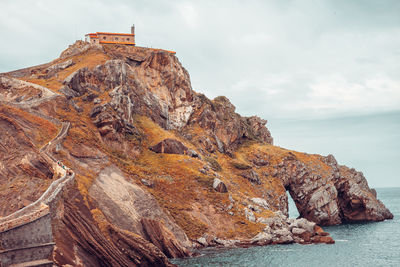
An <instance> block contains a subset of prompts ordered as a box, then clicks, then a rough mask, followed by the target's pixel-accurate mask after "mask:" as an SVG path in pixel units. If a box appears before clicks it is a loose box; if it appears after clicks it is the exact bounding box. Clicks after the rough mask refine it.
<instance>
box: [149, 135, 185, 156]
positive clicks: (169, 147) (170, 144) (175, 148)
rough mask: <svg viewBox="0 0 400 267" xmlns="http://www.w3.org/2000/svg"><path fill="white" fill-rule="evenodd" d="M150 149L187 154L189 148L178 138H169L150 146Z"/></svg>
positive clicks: (158, 151)
mask: <svg viewBox="0 0 400 267" xmlns="http://www.w3.org/2000/svg"><path fill="white" fill-rule="evenodd" d="M150 150H151V151H153V152H156V153H166V154H181V155H183V154H187V151H188V148H187V147H186V146H185V145H184V144H182V143H181V142H179V141H178V140H175V139H169V138H168V139H164V140H162V141H161V142H159V143H158V144H156V145H154V146H152V147H150Z"/></svg>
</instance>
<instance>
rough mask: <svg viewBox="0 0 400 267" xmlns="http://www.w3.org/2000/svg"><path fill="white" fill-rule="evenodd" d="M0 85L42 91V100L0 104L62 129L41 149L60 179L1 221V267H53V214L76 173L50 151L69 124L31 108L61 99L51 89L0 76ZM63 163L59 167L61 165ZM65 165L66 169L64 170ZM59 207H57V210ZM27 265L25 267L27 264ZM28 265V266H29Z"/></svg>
mask: <svg viewBox="0 0 400 267" xmlns="http://www.w3.org/2000/svg"><path fill="white" fill-rule="evenodd" d="M0 82H2V83H4V82H5V83H8V84H11V85H12V86H24V87H26V86H32V87H35V88H37V89H40V90H41V91H42V92H43V94H42V95H43V97H41V98H40V99H34V100H30V101H25V102H11V101H0V103H4V104H8V105H12V106H16V107H19V108H24V109H28V110H29V112H32V113H34V114H35V115H38V116H40V117H43V118H45V119H48V120H51V121H52V122H54V123H57V124H61V125H62V127H61V129H60V131H59V133H58V134H57V136H55V137H54V138H53V139H52V140H50V141H49V142H48V143H47V144H45V145H44V146H43V147H42V148H41V149H40V150H39V152H40V153H43V154H44V156H45V157H47V158H49V159H50V161H52V162H53V164H54V166H56V171H57V172H58V173H61V174H62V176H61V178H59V179H57V180H55V181H53V182H52V183H51V184H50V186H49V187H48V188H47V190H46V191H45V192H44V193H43V194H42V195H41V196H40V198H39V199H38V200H36V201H35V202H33V203H31V204H30V205H28V206H26V207H24V208H23V209H20V210H18V211H16V212H14V213H12V214H10V215H8V216H6V217H3V218H0V266H13V265H14V264H18V265H19V266H52V265H53V262H52V261H50V260H48V259H49V257H50V256H51V254H52V251H53V247H54V245H55V243H54V240H53V235H52V228H51V212H52V208H53V206H55V202H56V201H57V198H58V196H60V195H61V194H60V193H62V192H63V190H64V189H65V187H66V185H68V184H71V183H72V182H73V180H74V177H75V173H74V172H73V171H72V170H70V169H69V168H67V167H65V166H64V165H63V163H61V162H60V161H57V159H55V158H54V156H53V155H52V154H51V148H53V147H54V146H56V145H57V144H59V143H60V142H61V141H62V139H63V138H65V136H66V135H67V133H68V130H69V127H70V122H61V121H59V120H58V119H57V118H53V117H49V116H46V115H44V114H41V113H39V112H37V111H34V110H32V109H31V108H32V107H34V106H37V105H40V104H41V103H43V102H45V101H49V100H51V99H54V98H56V97H58V96H59V94H57V93H54V92H52V91H51V90H50V89H48V88H46V87H43V86H39V85H36V84H32V83H28V82H25V81H21V80H17V79H15V78H9V77H0ZM58 163H60V165H59V164H58ZM61 166H63V168H62V167H61ZM54 208H56V207H54ZM24 264H25V265H24ZM26 264H27V265H26Z"/></svg>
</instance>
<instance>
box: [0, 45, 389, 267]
mask: <svg viewBox="0 0 400 267" xmlns="http://www.w3.org/2000/svg"><path fill="white" fill-rule="evenodd" d="M11 76H14V77H18V79H14V78H11ZM1 79H2V80H1V84H0V93H1V94H2V95H3V96H4V98H3V99H4V101H2V102H1V103H2V107H1V109H0V123H1V124H2V125H3V126H4V127H3V126H2V129H3V128H4V129H7V134H3V132H1V133H0V138H1V146H0V152H1V153H2V161H1V164H2V165H1V166H0V175H2V181H1V182H2V188H3V189H4V190H1V192H2V195H1V196H0V197H1V199H0V201H1V203H14V204H13V205H12V206H6V205H1V206H2V207H4V208H3V210H1V212H2V213H3V214H9V213H11V212H13V211H15V210H16V209H18V208H20V207H22V206H24V205H26V203H25V202H24V201H25V200H24V199H26V198H27V196H25V195H24V192H22V191H23V190H22V186H21V183H19V182H17V180H18V179H23V181H24V182H25V183H26V182H29V183H32V181H36V180H38V181H39V182H38V184H40V186H41V187H43V188H44V190H45V188H46V186H48V184H49V182H46V181H47V180H49V181H51V179H52V178H53V174H54V173H55V172H54V166H52V165H51V161H49V160H48V159H47V158H46V156H45V155H43V153H41V149H40V148H41V147H43V146H45V145H46V144H47V143H48V142H49V141H50V140H51V139H52V138H53V137H54V136H55V135H57V132H58V130H59V129H60V123H61V122H69V123H70V124H71V126H70V128H69V131H68V133H67V135H66V136H65V138H64V139H63V141H62V142H61V143H60V144H58V145H56V146H49V147H50V148H51V149H50V150H51V151H50V152H51V154H52V156H53V157H54V158H56V159H57V160H60V161H61V162H63V164H65V165H66V166H68V167H69V168H71V169H72V170H73V171H74V172H75V174H76V178H75V179H76V185H75V187H74V189H71V190H70V192H69V193H68V194H64V196H63V199H62V200H60V204H59V209H58V212H57V214H56V216H53V221H52V225H53V232H54V237H55V241H56V249H55V251H54V253H53V254H54V257H53V260H54V261H55V262H56V263H58V264H71V265H85V264H86V265H90V264H101V265H110V266H115V265H122V266H128V265H135V264H136V265H153V264H158V265H168V264H169V263H168V261H167V258H166V257H184V256H190V255H191V252H190V249H191V248H193V247H196V246H209V245H222V246H232V245H240V244H242V245H249V244H250V245H251V244H255V245H263V244H270V243H290V242H298V243H309V242H325V243H331V242H332V239H331V238H330V237H329V236H327V233H325V232H323V230H322V229H321V228H320V227H319V226H317V225H316V224H315V223H317V224H319V225H332V224H340V223H344V222H355V221H381V220H384V219H388V218H392V217H393V216H392V214H391V213H390V211H389V210H387V209H386V208H385V206H384V205H383V204H382V203H381V202H380V201H379V200H377V199H376V195H375V194H374V191H373V190H371V189H370V188H369V187H368V184H367V182H366V180H365V178H364V177H363V175H362V173H360V172H357V171H355V170H354V169H349V168H347V167H345V166H340V165H338V164H337V162H336V160H335V159H334V157H333V156H327V157H323V156H320V155H309V154H305V153H299V152H295V151H290V150H286V149H283V148H279V147H275V146H273V139H272V137H271V134H270V132H269V131H268V129H267V128H266V127H265V125H266V123H267V121H265V120H263V119H261V118H259V117H256V116H253V117H242V116H240V115H239V114H237V113H235V107H234V106H233V105H232V104H231V103H230V102H229V100H228V99H227V98H226V97H217V98H215V99H213V100H210V99H208V98H207V97H205V96H204V95H202V94H198V93H196V92H194V91H193V90H192V88H191V84H190V78H189V74H188V72H187V71H186V70H185V69H184V68H183V67H182V66H181V64H180V62H179V61H178V59H177V58H176V57H175V55H173V54H171V53H168V52H167V51H163V50H155V49H148V48H140V47H126V46H118V45H110V46H104V47H103V46H93V45H88V44H86V43H83V42H77V43H76V44H74V45H72V46H70V47H69V48H68V49H67V50H66V51H64V52H63V53H62V55H61V57H60V58H59V59H56V60H55V61H53V62H50V63H48V64H45V65H41V66H39V67H36V68H35V67H32V68H29V69H24V70H20V71H15V72H12V73H9V74H6V75H4V78H1ZM11 80H12V81H13V82H10V81H11ZM18 81H19V82H18ZM21 84H22V85H21ZM58 122H59V123H58ZM42 132H44V133H42ZM39 137H40V138H39ZM9 149H13V151H20V154H19V153H17V152H15V153H14V154H13V155H15V156H14V157H9V156H7V152H6V151H9ZM5 163H7V164H5ZM24 164H25V165H24ZM28 175H31V176H33V177H36V178H31V179H29V178H28V177H29V176H28ZM10 176H12V177H15V178H13V179H10V178H6V177H10ZM7 179H8V180H7ZM35 179H36V180H35ZM4 181H7V183H5V182H4ZM16 190H19V191H20V193H18V194H15V192H16ZM287 191H288V192H289V193H290V194H291V196H292V198H293V199H294V201H295V202H296V205H297V208H298V210H299V212H300V214H301V217H303V219H300V220H294V219H288V218H287V214H288V202H287V201H288V200H287V199H288V197H287ZM39 192H40V191H39ZM28 193H29V190H28ZM18 195H19V196H20V197H14V198H13V197H12V196H18ZM39 195H40V193H39ZM34 200H35V199H32V200H31V201H34Z"/></svg>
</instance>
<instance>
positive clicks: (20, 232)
mask: <svg viewBox="0 0 400 267" xmlns="http://www.w3.org/2000/svg"><path fill="white" fill-rule="evenodd" d="M54 244H55V243H54V242H53V234H52V230H51V217H50V211H49V207H48V206H47V205H44V204H43V205H42V206H41V207H40V209H38V210H35V211H34V212H32V213H31V214H27V215H26V216H22V217H20V218H18V219H15V220H12V221H10V223H9V224H8V225H7V229H6V230H4V231H1V232H0V266H52V265H53V262H52V261H50V260H49V259H50V258H51V255H52V253H53V248H54Z"/></svg>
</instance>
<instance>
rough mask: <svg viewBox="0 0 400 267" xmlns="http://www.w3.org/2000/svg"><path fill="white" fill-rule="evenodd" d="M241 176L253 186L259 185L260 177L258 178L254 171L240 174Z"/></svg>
mask: <svg viewBox="0 0 400 267" xmlns="http://www.w3.org/2000/svg"><path fill="white" fill-rule="evenodd" d="M241 175H242V177H243V178H246V179H247V180H249V181H250V182H252V183H253V184H261V181H260V177H259V176H258V174H257V172H255V171H254V170H247V171H244V172H242V174H241Z"/></svg>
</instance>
